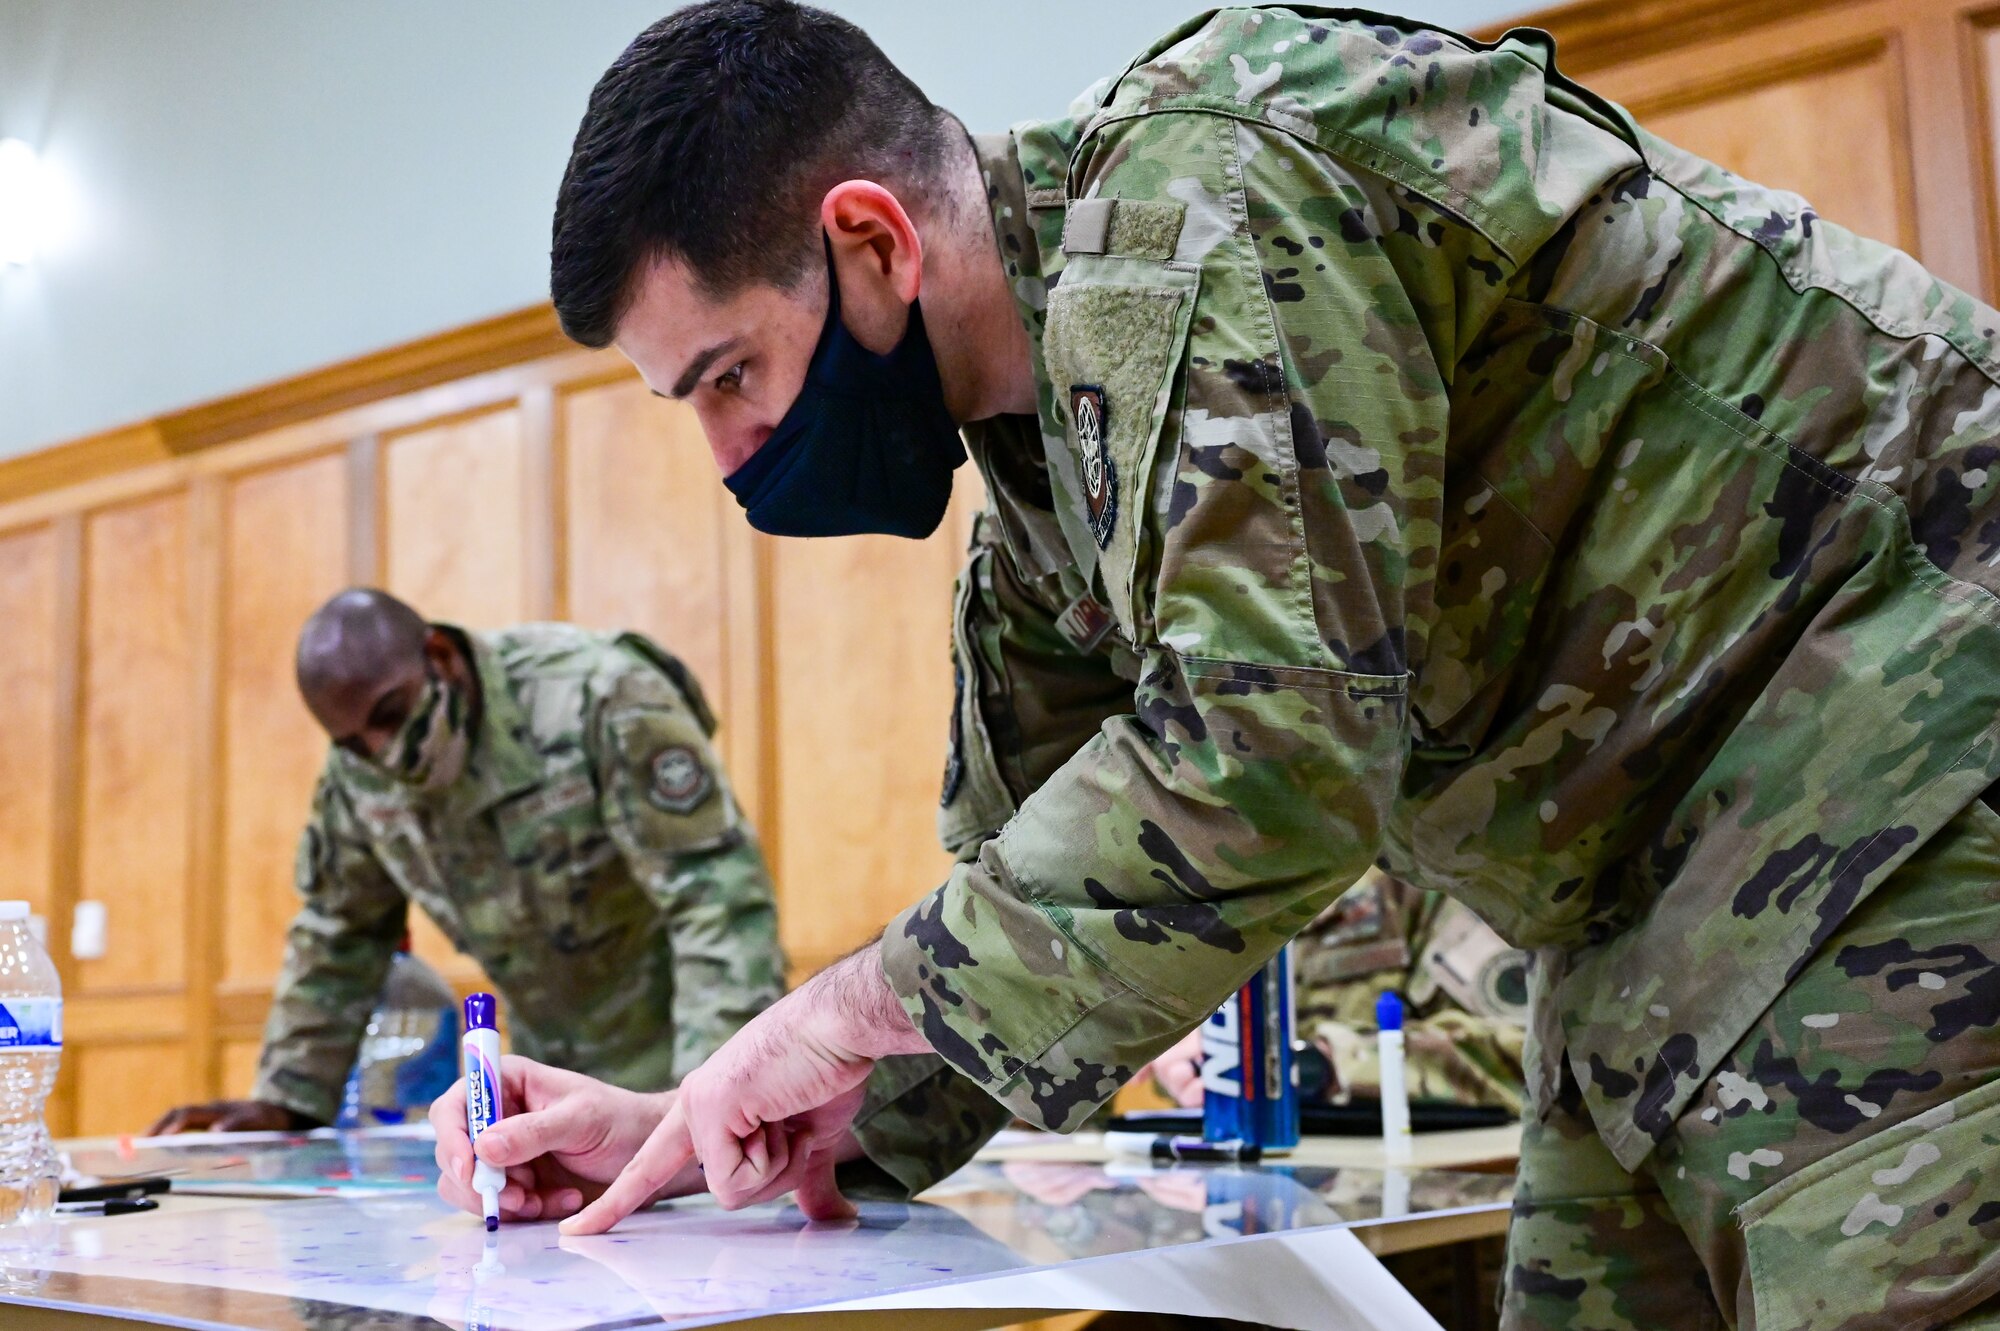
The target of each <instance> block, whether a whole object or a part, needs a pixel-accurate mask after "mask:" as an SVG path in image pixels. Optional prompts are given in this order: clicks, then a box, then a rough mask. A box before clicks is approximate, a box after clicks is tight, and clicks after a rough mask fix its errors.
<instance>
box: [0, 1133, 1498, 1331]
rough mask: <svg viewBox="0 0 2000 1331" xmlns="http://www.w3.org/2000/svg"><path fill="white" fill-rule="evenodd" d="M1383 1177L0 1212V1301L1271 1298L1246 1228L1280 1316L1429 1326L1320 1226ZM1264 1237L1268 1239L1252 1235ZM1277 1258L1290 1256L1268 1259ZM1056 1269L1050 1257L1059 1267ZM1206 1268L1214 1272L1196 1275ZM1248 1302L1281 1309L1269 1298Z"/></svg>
mask: <svg viewBox="0 0 2000 1331" xmlns="http://www.w3.org/2000/svg"><path fill="white" fill-rule="evenodd" d="M1432 1178H1433V1179H1434V1180H1435V1181H1431V1182H1427V1181H1425V1179H1424V1178H1422V1177H1419V1179H1418V1180H1417V1184H1416V1186H1415V1187H1414V1189H1413V1191H1414V1196H1413V1197H1412V1198H1411V1206H1412V1209H1413V1210H1416V1211H1424V1210H1432V1211H1438V1210H1447V1209H1463V1208H1464V1207H1465V1206H1467V1205H1481V1204H1485V1205H1491V1204H1493V1203H1494V1201H1495V1200H1496V1199H1497V1198H1499V1197H1501V1196H1504V1190H1505V1187H1506V1180H1505V1179H1495V1178H1481V1177H1478V1176H1461V1177H1460V1178H1459V1179H1457V1180H1448V1179H1443V1178H1441V1177H1438V1176H1432ZM1381 1179H1382V1176H1381V1175H1380V1174H1379V1173H1374V1172H1372V1171H1341V1172H1339V1173H1338V1174H1336V1173H1335V1172H1334V1171H1326V1170H1320V1171H1308V1170H1301V1171H1296V1173H1294V1172H1289V1171H1285V1170H1282V1169H1266V1170H1237V1169H1227V1168H1209V1169H1198V1170H1183V1169H1176V1170H1164V1171H1150V1170H1147V1171H1141V1172H1138V1173H1133V1174H1128V1175H1125V1176H1119V1175H1117V1174H1115V1173H1113V1172H1109V1171H1106V1170H1103V1169H1099V1168H1096V1167H1094V1166H1053V1165H1045V1164H1038V1165H1034V1166H1014V1165H1010V1166H1005V1167H998V1166H985V1165H976V1166H973V1167H971V1168H969V1169H967V1170H965V1171H962V1172H961V1173H960V1174H959V1175H957V1176H955V1177H954V1178H953V1179H952V1180H951V1181H950V1182H949V1183H948V1184H947V1185H946V1186H945V1187H942V1188H940V1189H937V1190H935V1191H934V1192H933V1193H932V1194H930V1196H931V1197H932V1198H934V1199H935V1200H934V1201H933V1202H929V1203H923V1202H920V1203H867V1204H864V1206H863V1208H862V1213H861V1217H860V1219H859V1220H858V1221H855V1222H852V1223H847V1224H836V1225H809V1224H807V1223H806V1222H805V1221H804V1220H803V1219H802V1218H801V1217H800V1215H799V1213H798V1211H797V1210H796V1209H795V1208H792V1207H790V1206H764V1207H755V1208H751V1209H749V1210H746V1211H742V1212H737V1213H734V1214H730V1213H726V1212H723V1211H721V1210H719V1209H717V1208H716V1207H714V1206H713V1205H712V1204H711V1203H709V1202H707V1201H706V1200H698V1201H685V1202H679V1203H675V1204H673V1205H671V1206H670V1207H666V1208H661V1209H658V1210H655V1211H652V1212H649V1213H646V1214H643V1215H640V1216H636V1217H633V1218H632V1219H631V1220H629V1221H628V1222H627V1223H626V1224H625V1225H623V1226H621V1227H620V1228H619V1229H618V1230H617V1231H616V1232H614V1233H612V1234H609V1235H604V1236H600V1237H597V1238H590V1239H561V1238H559V1236H558V1235H557V1233H556V1231H555V1227H554V1226H553V1225H546V1224H541V1225H508V1226H505V1227H503V1228H502V1230H501V1232H500V1233H499V1234H498V1235H497V1236H496V1237H495V1238H494V1239H493V1240H492V1241H491V1242H490V1243H489V1242H488V1240H487V1236H486V1235H485V1234H484V1233H483V1232H482V1231H481V1230H480V1228H479V1226H478V1222H477V1220H476V1219H475V1218H473V1217H471V1216H467V1215H463V1214H459V1213H457V1212H453V1211H450V1210H447V1209H446V1208H445V1207H444V1205H443V1204H442V1203H441V1202H439V1201H438V1200H437V1199H436V1197H435V1196H434V1195H430V1194H428V1193H426V1194H409V1195H392V1194H383V1195H378V1196H375V1197H372V1198H316V1199H312V1200H306V1201H288V1202H275V1201H245V1202H242V1203H241V1204H236V1205H218V1206H210V1207H206V1208H202V1209H198V1210H197V1209H191V1210H183V1211H178V1212H177V1211H175V1210H173V1209H172V1208H166V1209H162V1210H161V1211H157V1212H153V1213H150V1214H146V1215H138V1216H122V1217H117V1218H110V1219H89V1220H85V1219H74V1220H68V1221H64V1222H62V1223H59V1224H55V1225H48V1226H42V1227H40V1228H39V1229H38V1230H37V1231H35V1232H34V1233H25V1232H21V1231H7V1232H0V1300H12V1301H16V1302H30V1303H39V1304H41V1305H43V1306H57V1307H67V1308H84V1309H90V1308H100V1309H102V1308H112V1309H122V1310H125V1315H128V1316H129V1315H133V1314H134V1313H135V1312H137V1313H141V1314H143V1315H144V1316H145V1317H147V1318H148V1319H149V1320H154V1321H172V1322H174V1323H175V1324H178V1325H182V1326H198V1327H209V1326H218V1327H270V1326H285V1327H292V1326H302V1327H313V1328H321V1327H324V1328H328V1331H332V1329H333V1328H347V1327H353V1326H356V1325H362V1324H365V1325H367V1326H369V1327H372V1328H397V1331H403V1329H404V1328H411V1329H412V1331H413V1329H414V1328H416V1327H419V1326H433V1325H434V1321H433V1320H432V1319H435V1321H441V1322H444V1323H447V1324H449V1325H452V1326H460V1327H469V1326H478V1327H482V1328H493V1329H494V1331H584V1329H585V1328H596V1329H599V1331H604V1329H607V1328H612V1327H621V1326H636V1325H640V1324H653V1323H657V1322H658V1321H661V1320H666V1321H672V1322H678V1323H696V1322H712V1321H725V1320H732V1319H736V1318H741V1317H745V1316H755V1315H757V1314H760V1313H766V1312H775V1311H780V1310H785V1309H801V1308H809V1307H817V1306H822V1305H826V1304H830V1303H841V1302H848V1301H853V1300H862V1301H864V1302H869V1303H875V1304H877V1306H899V1307H920V1306H946V1307H948V1306H953V1305H954V1302H956V1303H957V1304H958V1305H959V1306H963V1305H964V1304H965V1303H966V1302H968V1301H969V1302H971V1303H972V1304H973V1305H974V1306H981V1307H1012V1306H1019V1305H1018V1304H1016V1303H1014V1302H1011V1301H1010V1300H1012V1299H1016V1298H1019V1297H1022V1295H1021V1294H1019V1293H1017V1292H1016V1291H1020V1290H1039V1291H1043V1292H1041V1293H1038V1294H1036V1297H1059V1298H1063V1299H1068V1300H1071V1302H1070V1303H1068V1304H1059V1305H1057V1306H1085V1307H1088V1306H1095V1304H1096V1303H1097V1302H1098V1301H1100V1300H1101V1301H1104V1302H1106V1304H1107V1306H1118V1305H1117V1304H1116V1303H1112V1302H1111V1300H1112V1299H1113V1298H1114V1297H1115V1298H1117V1299H1121V1300H1124V1301H1126V1302H1127V1303H1128V1304H1129V1303H1130V1301H1132V1300H1133V1299H1135V1298H1137V1299H1139V1300H1140V1301H1142V1302H1143V1301H1145V1300H1146V1299H1147V1298H1149V1297H1151V1293H1150V1291H1151V1289H1152V1288H1153V1287H1154V1286H1155V1285H1157V1289H1158V1294H1159V1297H1160V1298H1161V1299H1164V1300H1168V1301H1173V1300H1176V1299H1182V1298H1184V1292H1177V1287H1176V1286H1174V1285H1173V1284H1172V1283H1171V1282H1168V1281H1156V1280H1154V1279H1152V1278H1150V1277H1149V1278H1145V1279H1136V1278H1134V1276H1133V1273H1134V1271H1135V1270H1137V1269H1138V1268H1136V1267H1134V1266H1133V1263H1135V1262H1138V1263H1141V1264H1143V1263H1144V1262H1147V1261H1151V1262H1154V1263H1155V1266H1156V1268H1158V1264H1160V1263H1164V1264H1166V1267H1165V1268H1164V1269H1171V1270H1176V1271H1182V1272H1186V1273H1189V1278H1190V1279H1191V1280H1192V1281H1193V1284H1194V1285H1195V1286H1200V1285H1202V1284H1204V1283H1206V1284H1209V1285H1212V1286H1213V1288H1214V1290H1215V1291H1216V1297H1217V1298H1218V1299H1222V1300H1224V1301H1225V1302H1226V1301H1227V1300H1229V1299H1233V1298H1237V1297H1238V1296H1239V1294H1247V1293H1251V1292H1256V1293H1259V1294H1260V1296H1265V1297H1268V1296H1269V1295H1270V1294H1271V1293H1272V1289H1271V1288H1270V1286H1271V1285H1272V1283H1273V1280H1272V1279H1267V1278H1258V1280H1257V1281H1256V1282H1255V1283H1257V1284H1258V1285H1259V1286H1260V1289H1259V1290H1258V1291H1246V1290H1238V1291H1237V1292H1235V1293H1232V1292H1231V1291H1232V1288H1233V1287H1235V1286H1236V1285H1237V1284H1238V1281H1237V1280H1236V1279H1235V1278H1234V1277H1238V1276H1244V1275H1246V1274H1247V1273H1248V1272H1250V1271H1252V1270H1255V1269H1257V1263H1256V1262H1255V1261H1253V1260H1249V1259H1250V1258H1251V1257H1252V1253H1251V1252H1250V1249H1251V1248H1256V1249H1258V1250H1259V1251H1269V1252H1271V1253H1272V1255H1273V1257H1274V1258H1275V1257H1276V1256H1277V1255H1278V1254H1279V1253H1280V1252H1284V1253H1285V1255H1286V1260H1287V1261H1289V1263H1290V1268H1289V1269H1294V1270H1296V1269H1298V1268H1299V1264H1300V1262H1301V1260H1305V1259H1306V1254H1307V1252H1308V1251H1310V1252H1311V1254H1312V1257H1311V1259H1310V1263H1311V1265H1313V1266H1314V1267H1318V1266H1320V1265H1322V1264H1327V1263H1330V1264H1331V1265H1332V1266H1333V1268H1334V1269H1333V1270H1331V1271H1325V1272H1321V1273H1320V1277H1316V1278H1315V1279H1314V1280H1312V1281H1303V1280H1299V1281H1293V1282H1292V1283H1291V1285H1290V1286H1289V1287H1287V1286H1286V1285H1285V1283H1284V1282H1283V1281H1278V1282H1277V1288H1278V1289H1279V1291H1280V1292H1282V1291H1283V1290H1284V1289H1286V1288H1290V1289H1292V1290H1294V1291H1297V1292H1301V1293H1303V1294H1306V1295H1309V1296H1310V1305H1311V1306H1310V1308H1308V1309H1306V1310H1305V1311H1302V1312H1301V1313H1300V1314H1299V1316H1298V1317H1297V1318H1296V1319H1287V1320H1283V1321H1280V1322H1279V1324H1284V1325H1294V1326H1304V1327H1313V1328H1343V1329H1346V1328H1352V1329H1355V1331H1359V1329H1362V1328H1369V1327H1376V1326H1399V1327H1401V1326H1408V1327H1424V1326H1429V1325H1433V1324H1432V1323H1430V1322H1429V1321H1428V1319H1426V1318H1425V1317H1424V1315H1423V1314H1422V1312H1421V1310H1420V1309H1418V1308H1417V1306H1416V1304H1415V1303H1414V1302H1413V1301H1411V1300H1410V1299H1409V1298H1408V1296H1407V1295H1406V1294H1403V1293H1402V1292H1401V1290H1400V1289H1399V1288H1398V1287H1397V1286H1396V1285H1395V1284H1394V1282H1393V1281H1391V1280H1389V1278H1388V1276H1387V1274H1386V1273H1385V1272H1383V1271H1382V1270H1381V1268H1380V1266H1379V1265H1378V1264H1376V1263H1375V1262H1374V1260H1373V1259H1372V1258H1369V1257H1367V1256H1366V1254H1365V1252H1364V1251H1363V1250H1361V1249H1360V1247H1359V1245H1358V1244H1355V1243H1352V1242H1351V1241H1348V1240H1347V1239H1346V1238H1343V1239H1342V1240H1341V1241H1340V1242H1339V1243H1335V1242H1333V1240H1332V1237H1331V1234H1332V1233H1333V1232H1330V1231H1327V1230H1325V1229H1324V1228H1323V1227H1324V1226H1327V1225H1330V1224H1338V1223H1340V1222H1341V1221H1343V1220H1368V1219H1373V1218H1376V1217H1378V1216H1379V1215H1380V1214H1381V1206H1382V1198H1383V1190H1382V1188H1381ZM1399 1204H1400V1202H1399ZM1334 1232H1337V1231H1334ZM1266 1239H1275V1240H1283V1242H1282V1243H1279V1244H1277V1245H1276V1246H1275V1247H1271V1248H1268V1249H1267V1248H1264V1247H1263V1246H1262V1245H1263V1244H1264V1242H1265V1240H1266ZM1294 1244H1306V1245H1308V1247H1307V1248H1302V1249H1299V1250H1297V1251H1292V1247H1291V1245H1294ZM1238 1247H1242V1248H1243V1251H1242V1252H1240V1253H1237V1254H1236V1255H1235V1256H1231V1251H1232V1250H1233V1249H1236V1248H1238ZM1285 1269H1288V1268H1287V1265H1286V1261H1277V1262H1276V1263H1275V1265H1274V1266H1273V1270H1274V1271H1280V1272H1281V1271H1283V1270H1285ZM1052 1271H1053V1272H1059V1273H1061V1274H1060V1278H1059V1279H1058V1280H1056V1281H1055V1282H1053V1283H1051V1281H1050V1280H1049V1279H1047V1278H1046V1277H1048V1275H1049V1273H1051V1272H1052ZM1201 1271H1207V1272H1209V1274H1208V1275H1207V1276H1206V1277H1201V1278H1196V1277H1195V1276H1194V1275H1193V1273H1196V1272H1201ZM1121 1273H1122V1274H1121ZM1011 1275H1019V1276H1022V1277H1033V1278H1037V1280H1031V1281H1030V1282H1029V1283H1028V1284H1020V1283H1015V1282H1010V1280H1009V1279H1007V1277H1009V1276H1011ZM1121 1280H1122V1282H1123V1283H1122V1285H1121V1284H1120V1283H1119V1282H1120V1281H1121ZM948 1290H949V1291H951V1292H947V1291H948ZM927 1291H930V1292H927ZM357 1309H365V1310H369V1311H368V1312H367V1313H366V1314H365V1315H364V1314H361V1313H357V1311H356V1310H357ZM1182 1310H1185V1308H1184V1305H1183V1308H1182ZM1262 1313H1263V1320H1267V1321H1271V1320H1277V1319H1274V1318H1273V1317H1272V1316H1271V1314H1270V1311H1269V1307H1268V1306H1265V1307H1263V1308H1262ZM1308 1313H1310V1315H1309V1316H1308V1315H1307V1314H1308Z"/></svg>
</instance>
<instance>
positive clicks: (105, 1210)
mask: <svg viewBox="0 0 2000 1331" xmlns="http://www.w3.org/2000/svg"><path fill="white" fill-rule="evenodd" d="M159 1209H160V1204H159V1203H158V1202H157V1201H154V1200H153V1199H152V1198H151V1197H106V1198H105V1199H104V1200H103V1201H101V1202H57V1203H56V1214H57V1215H138V1214H139V1213H140V1212H141V1211H157V1210H159Z"/></svg>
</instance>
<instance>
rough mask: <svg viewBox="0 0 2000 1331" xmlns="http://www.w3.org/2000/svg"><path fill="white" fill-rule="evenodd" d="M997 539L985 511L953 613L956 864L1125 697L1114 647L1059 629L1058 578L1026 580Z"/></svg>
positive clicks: (949, 837) (952, 844) (942, 821)
mask: <svg viewBox="0 0 2000 1331" xmlns="http://www.w3.org/2000/svg"><path fill="white" fill-rule="evenodd" d="M999 540H1000V538H999V534H998V530H997V526H996V524H995V523H994V521H993V519H992V518H991V517H989V516H982V517H981V518H980V519H979V522H978V525H977V526H976V527H975V529H974V532H973V540H972V551H971V554H970V556H969V557H968V558H967V560H966V564H965V569H964V571H963V572H962V573H960V574H959V579H958V592H957V599H956V602H955V604H954V607H953V614H952V681H953V685H954V687H955V689H956V693H955V695H954V697H953V700H952V712H951V751H950V753H949V755H948V756H947V758H946V760H945V773H944V791H943V795H942V797H941V798H940V800H939V802H938V839H939V840H940V841H941V842H943V843H944V848H945V849H946V850H947V851H949V852H950V853H952V854H953V855H956V856H958V857H959V858H961V859H970V858H972V857H973V856H974V855H976V854H977V853H978V851H979V847H980V846H982V845H983V844H985V841H986V838H988V837H990V836H992V835H993V834H994V833H996V832H998V831H999V830H1000V829H1001V828H1002V827H1003V826H1005V825H1006V823H1007V820H1008V819H1009V818H1012V817H1013V816H1014V811H1015V810H1016V809H1018V808H1019V807H1020V805H1021V801H1023V800H1025V799H1027V797H1028V795H1029V794H1030V793H1031V792H1032V791H1034V790H1036V789H1038V788H1039V787H1040V786H1041V785H1042V783H1043V782H1045V781H1047V780H1048V779H1049V776H1050V775H1051V774H1052V773H1054V772H1055V770H1056V769H1057V768H1059V767H1061V766H1062V765H1063V764H1064V763H1065V762H1067V761H1069V759H1070V757H1071V755H1073V754H1074V753H1075V752H1076V751H1077V750H1078V749H1080V748H1082V747H1083V746H1084V744H1085V743H1087V742H1088V741H1089V739H1090V737H1091V736H1093V735H1095V734H1096V733H1097V732H1098V730H1099V728H1100V727H1102V725H1103V724H1104V722H1105V721H1106V720H1107V719H1109V718H1111V717H1113V716H1117V715H1119V714H1120V713H1122V712H1123V711H1124V710H1125V709H1126V708H1127V706H1129V704H1130V701H1131V697H1132V689H1131V686H1130V685H1129V684H1127V683H1125V682H1124V681H1123V680H1121V679H1120V678H1119V677H1118V675H1117V673H1116V672H1115V670H1114V668H1113V664H1112V655H1111V649H1110V648H1109V647H1107V646H1105V645H1103V644H1102V642H1101V641H1100V642H1091V641H1089V638H1090V636H1091V635H1090V634H1089V633H1088V632H1087V631H1085V630H1082V629H1075V628H1073V629H1071V630H1069V631H1067V632H1066V631H1065V630H1064V628H1063V627H1061V625H1062V623H1063V622H1065V621H1064V616H1063V611H1064V610H1065V609H1067V608H1068V607H1067V606H1066V605H1065V604H1064V598H1063V596H1062V591H1061V588H1060V586H1059V585H1057V583H1056V580H1055V579H1054V578H1050V579H1047V580H1045V581H1044V582H1041V583H1035V582H1030V581H1027V580H1025V579H1023V578H1022V577H1021V575H1020V574H1019V573H1018V571H1017V570H1016V569H1015V567H1014V564H1013V561H1012V560H1010V559H1008V558H1007V557H1006V554H1005V552H1004V551H1003V550H1002V549H1001V548H1000V545H999Z"/></svg>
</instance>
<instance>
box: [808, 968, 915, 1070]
mask: <svg viewBox="0 0 2000 1331" xmlns="http://www.w3.org/2000/svg"><path fill="white" fill-rule="evenodd" d="M808 987H810V988H816V989H817V990H818V991H819V992H817V993H814V994H813V995H811V1000H810V1004H809V1007H808V1010H809V1011H812V1012H814V1013H815V1014H817V1015H819V1016H820V1017H821V1018H822V1019H823V1020H824V1023H825V1024H824V1029H823V1035H824V1038H825V1039H826V1042H827V1043H828V1045H829V1046H831V1047H832V1048H834V1049H836V1050H838V1051H839V1052H840V1053H842V1054H844V1055H847V1056H848V1057H851V1058H856V1059H865V1060H867V1061H869V1062H874V1061H877V1060H879V1059H883V1058H887V1057H889V1056H890V1055H892V1054H927V1053H929V1052H930V1044H929V1042H928V1041H926V1040H925V1039H924V1037H923V1036H922V1035H920V1034H919V1033H918V1032H917V1028H916V1026H915V1025H914V1024H913V1023H912V1022H911V1020H910V1014H909V1013H908V1012H906V1011H904V1010H903V1004H902V1002H901V1001H900V1000H899V999H898V998H897V997H896V991H895V990H894V989H892V988H891V987H890V985H889V977H888V976H887V975H886V974H885V973H884V972H883V970H882V953H881V949H880V947H879V946H878V945H877V944H875V943H870V944H869V945H868V946H866V947H864V948H862V949H861V950H859V951H858V952H853V953H850V954H848V955H847V956H845V957H843V958H841V959H840V960H839V961H836V962H835V963H834V964H833V965H831V966H829V967H827V968H826V969H825V970H823V971H821V972H820V973H819V974H818V975H815V976H814V977H813V978H812V980H811V981H810V982H809V984H808Z"/></svg>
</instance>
